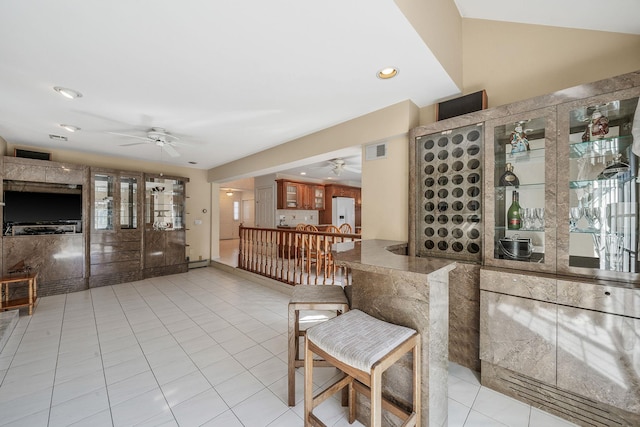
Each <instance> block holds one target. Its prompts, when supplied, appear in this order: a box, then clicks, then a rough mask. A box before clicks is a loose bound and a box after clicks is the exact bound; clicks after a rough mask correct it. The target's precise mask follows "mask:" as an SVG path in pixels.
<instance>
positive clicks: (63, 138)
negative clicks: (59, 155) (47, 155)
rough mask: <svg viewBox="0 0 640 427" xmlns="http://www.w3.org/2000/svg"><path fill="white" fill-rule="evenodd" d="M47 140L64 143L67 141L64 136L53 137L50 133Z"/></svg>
mask: <svg viewBox="0 0 640 427" xmlns="http://www.w3.org/2000/svg"><path fill="white" fill-rule="evenodd" d="M49 138H51V139H53V140H54V141H66V140H67V137H66V136H62V135H54V134H52V133H50V134H49Z"/></svg>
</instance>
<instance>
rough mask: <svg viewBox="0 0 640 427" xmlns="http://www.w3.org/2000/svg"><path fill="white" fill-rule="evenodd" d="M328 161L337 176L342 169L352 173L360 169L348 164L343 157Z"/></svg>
mask: <svg viewBox="0 0 640 427" xmlns="http://www.w3.org/2000/svg"><path fill="white" fill-rule="evenodd" d="M329 163H330V165H331V171H332V172H333V173H334V174H335V175H337V176H340V175H341V174H342V172H343V171H348V172H353V173H360V172H361V171H360V169H358V168H356V167H353V166H349V165H348V164H347V162H346V161H345V160H344V159H333V160H329Z"/></svg>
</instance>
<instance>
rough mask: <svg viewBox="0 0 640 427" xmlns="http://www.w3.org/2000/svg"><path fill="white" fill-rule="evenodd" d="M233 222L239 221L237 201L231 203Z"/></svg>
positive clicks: (238, 204)
mask: <svg viewBox="0 0 640 427" xmlns="http://www.w3.org/2000/svg"><path fill="white" fill-rule="evenodd" d="M233 220H234V221H240V202H239V201H238V200H234V201H233Z"/></svg>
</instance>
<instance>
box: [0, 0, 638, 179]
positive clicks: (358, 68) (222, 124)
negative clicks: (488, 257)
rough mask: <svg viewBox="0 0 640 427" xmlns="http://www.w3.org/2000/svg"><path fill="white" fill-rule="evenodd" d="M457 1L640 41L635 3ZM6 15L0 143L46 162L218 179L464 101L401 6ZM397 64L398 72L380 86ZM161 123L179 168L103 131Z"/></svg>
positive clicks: (179, 7)
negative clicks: (54, 157) (379, 117)
mask: <svg viewBox="0 0 640 427" xmlns="http://www.w3.org/2000/svg"><path fill="white" fill-rule="evenodd" d="M452 1H453V0H452ZM455 1H456V4H457V5H458V7H459V9H460V10H461V11H462V13H461V14H462V16H465V17H471V18H482V19H496V20H509V21H517V22H520V21H521V20H526V19H530V20H531V22H532V23H537V24H544V25H558V26H570V27H579V28H585V26H586V27H587V28H594V29H603V30H605V31H623V30H624V31H625V32H631V33H635V34H640V29H639V27H640V21H639V20H638V19H637V16H640V10H638V9H639V8H640V1H638V0H607V2H604V4H605V5H606V6H602V5H603V2H602V1H600V2H598V3H596V2H595V1H592V0H581V2H579V3H580V9H578V10H574V8H575V4H576V2H569V1H567V0H562V1H560V0H537V1H536V2H530V1H528V2H524V1H523V0H520V1H515V0H485V1H482V2H478V1H477V0H455ZM572 6H573V8H572ZM608 14H615V15H617V16H615V19H614V18H609V17H608ZM0 16H2V17H3V20H2V21H3V22H2V25H0V58H1V61H0V136H2V137H4V138H5V139H6V140H7V141H8V142H9V143H12V144H17V145H21V146H32V147H36V148H38V149H41V150H43V151H46V150H51V149H53V148H63V149H70V150H78V151H84V152H88V153H98V154H103V155H115V156H121V157H126V158H134V159H143V160H151V161H162V162H166V163H172V164H177V165H183V166H192V167H197V168H202V169H208V168H211V167H215V166H217V165H221V164H224V163H227V162H229V161H232V160H235V159H238V158H242V157H244V156H246V155H248V154H251V153H254V152H256V151H260V150H264V149H267V148H269V147H272V146H275V145H279V144H281V143H284V142H286V141H289V140H292V139H294V138H297V137H300V136H304V135H307V134H310V133H313V132H315V131H318V130H320V129H324V128H326V127H329V126H332V125H335V124H337V123H340V122H343V121H346V120H349V119H352V118H355V117H358V116H361V115H363V114H366V113H368V112H371V111H375V110H378V109H380V108H384V107H386V106H389V105H391V104H394V103H397V102H400V101H403V100H406V99H411V100H413V102H414V103H416V104H417V105H418V106H424V105H428V104H431V103H434V102H436V101H438V100H440V99H442V98H446V97H449V96H452V95H454V94H456V93H458V92H459V89H458V88H457V87H456V86H455V85H454V84H453V82H452V81H451V79H450V78H449V77H448V75H447V74H446V73H445V72H444V70H443V69H442V67H441V66H440V65H439V64H438V62H437V61H436V60H435V58H434V57H433V55H432V53H431V52H430V50H429V49H428V47H427V46H426V45H425V44H424V43H423V42H422V40H421V39H420V37H419V36H418V35H417V34H416V32H415V30H414V29H413V28H412V27H411V25H410V24H409V23H408V21H407V20H406V18H405V17H404V15H403V14H402V13H401V12H400V11H399V9H398V8H397V6H396V4H395V3H394V2H393V1H392V0H376V1H371V0H368V1H367V0H351V1H348V2H345V1H337V0H329V1H325V2H321V3H309V2H300V1H296V0H272V1H269V2H265V1H261V0H245V1H243V2H220V1H218V2H213V1H207V0H190V1H181V2H178V1H169V0H165V1H159V0H136V1H125V0H113V1H110V2H104V1H99V0H84V1H80V0H59V1H55V2H53V1H50V0H30V1H24V0H3V1H2V2H0ZM612 23H614V25H615V27H614V29H613V30H612V29H611V28H606V25H611V24H612ZM389 65H393V66H396V67H399V69H400V73H399V75H398V76H397V77H396V78H394V79H392V80H388V81H383V80H380V79H377V78H376V76H375V74H376V72H377V71H378V70H379V69H380V68H382V67H385V66H389ZM424 76H429V78H428V79H427V78H425V77H424ZM54 86H63V87H68V88H72V89H75V90H77V91H79V92H81V93H82V94H83V97H82V98H79V99H75V100H68V99H65V98H63V97H61V96H60V95H59V94H57V93H55V92H54V91H53V87H54ZM63 123H64V124H71V125H75V126H78V127H80V128H81V131H80V132H76V133H68V132H67V131H65V130H64V129H62V128H60V127H59V124H63ZM151 127H161V128H165V129H166V130H167V131H168V132H170V133H172V134H174V135H175V136H178V137H179V138H180V143H182V144H184V145H181V146H178V147H177V150H178V152H179V153H180V154H181V156H180V157H176V158H172V157H170V156H168V155H167V154H166V153H164V154H163V153H162V152H161V150H160V148H159V147H157V146H155V145H153V144H139V145H128V146H123V144H131V143H135V142H140V141H141V140H139V139H131V138H127V137H124V136H118V135H113V134H111V133H109V132H115V133H124V134H131V135H135V136H144V135H145V133H146V131H147V130H148V129H149V128H151ZM49 134H56V135H63V136H66V137H68V141H66V142H60V141H53V140H51V139H50V138H49ZM316 161H317V159H316ZM189 162H196V163H197V164H195V165H191V164H190V163H189ZM321 164H322V163H321ZM324 164H325V165H326V160H324ZM318 169H320V168H318ZM323 172H324V171H323ZM322 175H327V174H326V173H322Z"/></svg>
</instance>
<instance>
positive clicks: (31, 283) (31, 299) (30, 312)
mask: <svg viewBox="0 0 640 427" xmlns="http://www.w3.org/2000/svg"><path fill="white" fill-rule="evenodd" d="M27 286H28V288H29V316H31V315H32V314H33V279H29V281H28V282H27Z"/></svg>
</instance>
